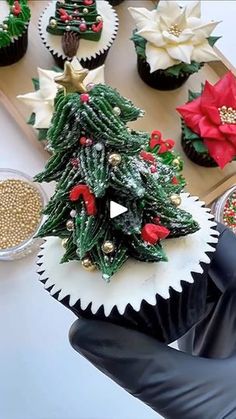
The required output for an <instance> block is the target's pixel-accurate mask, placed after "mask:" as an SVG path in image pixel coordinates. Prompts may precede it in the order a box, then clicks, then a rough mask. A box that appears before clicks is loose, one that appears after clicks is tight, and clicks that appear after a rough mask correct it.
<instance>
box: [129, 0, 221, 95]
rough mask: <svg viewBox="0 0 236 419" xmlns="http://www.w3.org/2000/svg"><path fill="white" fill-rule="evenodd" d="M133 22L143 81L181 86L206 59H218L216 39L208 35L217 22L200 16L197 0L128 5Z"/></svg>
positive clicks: (167, 87) (167, 86) (162, 86)
mask: <svg viewBox="0 0 236 419" xmlns="http://www.w3.org/2000/svg"><path fill="white" fill-rule="evenodd" d="M129 11H130V13H131V15H132V17H133V19H134V21H135V23H136V29H135V30H134V33H133V37H132V40H133V42H134V45H135V49H136V53H137V58H138V72H139V75H140V77H141V78H142V80H143V81H145V82H146V83H147V84H148V85H149V86H151V87H153V88H156V89H159V90H172V89H176V88H178V87H180V86H181V85H182V84H183V83H184V82H185V81H186V80H187V79H188V78H189V76H190V75H191V74H193V73H195V72H197V71H198V70H199V69H200V68H201V67H202V66H203V65H204V63H206V62H210V61H216V60H218V56H217V54H216V53H215V51H214V49H213V46H214V44H215V42H216V41H217V40H218V39H219V38H218V37H215V36H211V34H212V32H213V30H214V29H215V27H216V26H217V24H218V23H219V22H214V21H211V22H208V23H205V22H203V20H202V19H201V8H200V1H194V2H189V4H188V5H187V6H183V7H181V6H179V5H178V3H176V2H175V1H172V0H171V1H160V2H159V3H158V5H157V8H156V9H154V10H152V11H150V10H147V9H145V8H134V7H130V8H129Z"/></svg>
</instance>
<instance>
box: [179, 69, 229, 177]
mask: <svg viewBox="0 0 236 419" xmlns="http://www.w3.org/2000/svg"><path fill="white" fill-rule="evenodd" d="M177 111H178V112H179V113H180V115H181V116H182V118H183V120H184V122H185V124H186V125H187V126H188V127H189V128H190V129H191V130H192V131H193V132H195V133H196V134H198V135H199V136H200V137H201V138H202V139H203V143H204V145H205V146H206V147H207V149H208V152H209V154H210V156H211V157H212V158H213V159H214V160H215V161H216V163H217V164H218V165H219V166H220V167H221V169H223V168H224V166H225V165H226V164H227V163H229V162H231V161H232V160H233V158H235V156H236V78H235V77H234V75H233V74H232V73H231V72H229V73H227V74H226V75H225V76H224V77H223V78H222V79H221V80H219V81H218V83H216V84H215V85H214V86H212V85H211V84H210V83H209V82H208V81H206V83H205V86H204V90H203V93H202V94H201V96H200V97H198V98H197V99H195V100H193V101H192V102H189V103H187V104H186V105H184V106H180V107H178V108H177Z"/></svg>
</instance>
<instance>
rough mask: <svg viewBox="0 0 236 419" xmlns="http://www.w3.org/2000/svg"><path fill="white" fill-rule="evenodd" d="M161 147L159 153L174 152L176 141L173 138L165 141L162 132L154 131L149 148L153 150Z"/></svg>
mask: <svg viewBox="0 0 236 419" xmlns="http://www.w3.org/2000/svg"><path fill="white" fill-rule="evenodd" d="M157 145H159V146H160V147H159V149H158V153H159V154H162V153H166V152H167V151H170V150H172V148H173V147H174V145H175V141H174V140H172V139H171V138H168V139H167V140H163V138H162V134H161V132H160V131H157V130H154V131H152V133H151V139H150V141H149V146H150V148H151V149H153V148H154V147H156V146H157Z"/></svg>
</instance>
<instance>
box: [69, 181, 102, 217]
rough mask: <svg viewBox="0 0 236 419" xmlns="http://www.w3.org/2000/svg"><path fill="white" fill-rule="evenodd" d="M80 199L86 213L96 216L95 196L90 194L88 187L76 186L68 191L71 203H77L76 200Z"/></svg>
mask: <svg viewBox="0 0 236 419" xmlns="http://www.w3.org/2000/svg"><path fill="white" fill-rule="evenodd" d="M80 198H82V199H83V201H84V203H85V207H86V211H87V214H88V215H96V213H97V208H96V200H95V196H94V194H93V193H92V192H90V190H89V187H88V186H87V185H83V184H81V185H76V186H74V187H73V188H72V189H71V191H70V200H71V201H72V202H75V201H78V199H80Z"/></svg>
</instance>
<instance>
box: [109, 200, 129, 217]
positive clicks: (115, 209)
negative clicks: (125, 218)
mask: <svg viewBox="0 0 236 419" xmlns="http://www.w3.org/2000/svg"><path fill="white" fill-rule="evenodd" d="M126 211H128V208H126V207H124V206H123V205H120V204H117V202H114V201H110V218H115V217H118V215H121V214H124V212H126Z"/></svg>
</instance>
